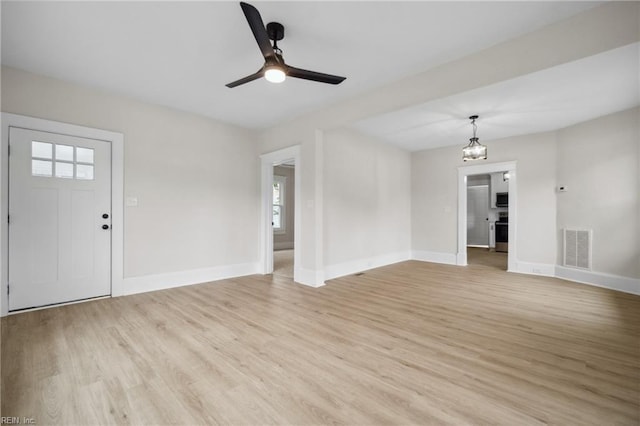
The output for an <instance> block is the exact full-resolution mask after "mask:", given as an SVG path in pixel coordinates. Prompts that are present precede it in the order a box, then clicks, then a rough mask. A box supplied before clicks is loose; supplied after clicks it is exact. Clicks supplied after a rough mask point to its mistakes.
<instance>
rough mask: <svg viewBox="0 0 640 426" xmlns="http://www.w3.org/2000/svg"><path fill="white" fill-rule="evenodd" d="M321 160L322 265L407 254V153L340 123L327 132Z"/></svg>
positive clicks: (329, 265) (409, 215) (330, 266)
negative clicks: (322, 168)
mask: <svg viewBox="0 0 640 426" xmlns="http://www.w3.org/2000/svg"><path fill="white" fill-rule="evenodd" d="M324 165H325V167H324V186H323V188H324V214H323V216H324V264H325V267H327V268H328V269H331V268H332V267H334V266H336V265H341V264H346V263H348V262H355V263H352V264H353V265H354V266H353V267H356V268H357V264H358V262H360V261H362V262H365V263H364V267H363V268H362V269H367V265H366V262H367V261H370V260H372V259H374V260H375V259H377V258H384V257H386V256H393V255H394V254H404V255H405V256H408V255H409V252H410V250H411V241H410V232H411V220H410V217H411V210H410V208H411V194H410V168H411V161H410V154H409V153H408V152H406V151H403V150H400V149H398V148H395V147H393V146H390V145H387V144H383V143H381V142H379V141H376V140H374V139H373V138H371V137H368V136H364V135H361V134H359V133H357V132H355V131H353V130H349V129H338V130H332V131H329V132H326V133H325V138H324ZM345 267H346V268H347V269H349V266H345ZM330 275H332V274H331V273H330Z"/></svg>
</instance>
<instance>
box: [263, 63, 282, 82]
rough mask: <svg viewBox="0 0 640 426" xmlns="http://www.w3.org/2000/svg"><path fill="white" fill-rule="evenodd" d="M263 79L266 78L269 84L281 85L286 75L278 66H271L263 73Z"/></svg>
mask: <svg viewBox="0 0 640 426" xmlns="http://www.w3.org/2000/svg"><path fill="white" fill-rule="evenodd" d="M264 78H266V79H267V81H268V82H270V83H282V82H283V81H284V80H285V78H287V74H286V73H285V72H284V71H283V70H282V68H280V67H278V66H271V67H268V68H267V69H266V70H265V71H264Z"/></svg>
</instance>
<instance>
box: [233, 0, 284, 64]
mask: <svg viewBox="0 0 640 426" xmlns="http://www.w3.org/2000/svg"><path fill="white" fill-rule="evenodd" d="M240 7H241V8H242V12H243V13H244V16H245V18H247V22H248V23H249V27H250V28H251V32H253V36H254V37H255V38H256V42H258V47H260V51H261V52H262V56H264V58H265V59H270V58H274V57H275V56H276V53H275V52H274V51H273V47H271V41H269V35H268V34H267V30H266V28H265V26H264V22H262V17H261V16H260V12H258V9H256V8H255V7H253V6H252V5H250V4H249V3H244V2H240Z"/></svg>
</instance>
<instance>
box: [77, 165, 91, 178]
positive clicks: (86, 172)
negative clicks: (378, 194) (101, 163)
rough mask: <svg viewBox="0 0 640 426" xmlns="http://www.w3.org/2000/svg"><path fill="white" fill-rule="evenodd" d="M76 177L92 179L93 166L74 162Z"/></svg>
mask: <svg viewBox="0 0 640 426" xmlns="http://www.w3.org/2000/svg"><path fill="white" fill-rule="evenodd" d="M76 179H84V180H93V166H90V165H88V164H76Z"/></svg>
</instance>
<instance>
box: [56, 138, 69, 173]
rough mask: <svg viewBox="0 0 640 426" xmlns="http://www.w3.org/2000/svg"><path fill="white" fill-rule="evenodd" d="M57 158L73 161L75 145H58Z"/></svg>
mask: <svg viewBox="0 0 640 426" xmlns="http://www.w3.org/2000/svg"><path fill="white" fill-rule="evenodd" d="M56 160H62V161H73V147H72V146H69V145H56ZM56 176H57V173H56Z"/></svg>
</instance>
